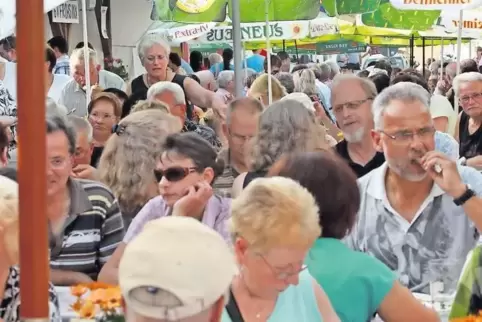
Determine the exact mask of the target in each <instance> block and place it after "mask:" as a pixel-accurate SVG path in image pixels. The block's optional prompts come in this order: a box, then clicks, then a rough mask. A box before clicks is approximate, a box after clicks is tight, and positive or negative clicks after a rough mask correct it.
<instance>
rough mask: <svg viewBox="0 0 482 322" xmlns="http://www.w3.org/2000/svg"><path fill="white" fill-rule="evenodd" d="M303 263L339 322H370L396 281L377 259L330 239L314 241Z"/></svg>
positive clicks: (391, 273)
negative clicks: (318, 285) (326, 297)
mask: <svg viewBox="0 0 482 322" xmlns="http://www.w3.org/2000/svg"><path fill="white" fill-rule="evenodd" d="M306 264H307V265H308V270H309V271H310V274H311V275H312V276H313V277H314V278H315V279H316V281H317V282H318V283H319V284H320V285H321V286H322V287H323V289H324V290H325V292H326V295H327V296H328V298H329V299H330V301H331V304H332V306H333V308H334V309H335V311H336V313H337V314H338V317H339V318H340V320H341V321H343V322H367V321H370V320H371V318H372V316H373V315H374V314H375V312H376V311H377V310H378V307H379V306H380V304H381V302H382V301H383V299H384V298H385V296H386V295H387V294H388V292H389V291H390V290H391V289H392V287H393V283H394V282H395V281H396V276H395V274H394V273H393V272H392V271H391V270H390V269H389V268H388V267H387V266H385V265H384V264H383V263H382V262H380V261H379V260H378V259H376V258H375V257H371V256H370V255H368V254H364V253H361V252H357V251H354V250H352V249H350V248H348V247H347V246H346V245H345V244H343V242H342V241H340V240H338V239H333V238H320V239H318V240H317V241H316V242H315V244H314V246H313V247H312V248H311V250H310V254H309V256H308V258H307V260H306Z"/></svg>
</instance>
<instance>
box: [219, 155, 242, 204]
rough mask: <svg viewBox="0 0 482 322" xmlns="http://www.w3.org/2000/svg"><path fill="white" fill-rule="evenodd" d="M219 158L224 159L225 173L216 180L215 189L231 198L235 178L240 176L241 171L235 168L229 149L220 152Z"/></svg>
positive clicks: (221, 194)
mask: <svg viewBox="0 0 482 322" xmlns="http://www.w3.org/2000/svg"><path fill="white" fill-rule="evenodd" d="M218 158H220V159H222V160H224V170H223V173H222V174H221V175H220V176H219V177H217V178H216V181H214V184H213V189H214V193H216V194H217V195H220V196H223V197H226V198H231V190H232V189H233V183H234V179H236V177H237V176H239V172H238V171H236V169H234V167H233V166H232V164H231V160H230V157H229V149H224V150H222V151H221V152H219V154H218Z"/></svg>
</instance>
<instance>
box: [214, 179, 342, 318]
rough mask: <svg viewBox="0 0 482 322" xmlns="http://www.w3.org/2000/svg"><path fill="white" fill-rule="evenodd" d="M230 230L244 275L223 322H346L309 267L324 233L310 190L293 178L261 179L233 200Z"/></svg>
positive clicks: (235, 285)
mask: <svg viewBox="0 0 482 322" xmlns="http://www.w3.org/2000/svg"><path fill="white" fill-rule="evenodd" d="M230 229H231V236H232V242H233V245H234V253H235V256H236V260H237V262H238V265H239V273H238V274H237V276H236V277H235V278H234V280H233V282H232V284H231V297H230V302H229V303H228V305H227V306H226V309H225V312H223V317H222V321H223V322H238V321H269V322H284V321H297V322H312V321H324V322H335V321H340V320H339V319H338V316H337V315H336V313H335V311H334V310H333V308H332V306H331V304H330V301H329V300H328V298H327V297H326V295H325V293H324V291H323V290H322V289H321V287H320V286H319V285H318V283H317V282H316V281H315V280H314V279H313V278H312V277H311V275H310V273H309V272H308V270H306V268H307V267H306V266H305V265H304V261H305V258H306V256H307V255H308V252H309V249H310V248H311V247H312V245H313V243H314V242H315V240H316V239H317V238H318V236H319V235H320V232H321V228H320V226H319V225H318V206H317V205H316V202H315V199H314V198H313V196H312V195H311V194H310V193H309V192H308V191H307V190H306V189H304V188H303V187H301V186H300V185H299V184H298V183H296V182H295V181H293V180H291V179H287V178H282V177H273V178H260V179H256V180H255V181H253V182H252V183H251V184H250V185H249V186H248V187H247V188H246V189H245V190H244V191H243V192H242V193H241V195H240V196H239V197H238V198H237V199H235V200H233V203H232V208H231V227H230Z"/></svg>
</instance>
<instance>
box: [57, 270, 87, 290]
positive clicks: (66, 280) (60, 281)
mask: <svg viewBox="0 0 482 322" xmlns="http://www.w3.org/2000/svg"><path fill="white" fill-rule="evenodd" d="M50 281H51V282H52V284H54V285H55V286H72V285H76V284H82V283H91V282H93V281H92V279H91V278H90V277H89V276H87V275H86V274H84V273H79V272H74V271H64V270H61V269H54V268H52V269H50Z"/></svg>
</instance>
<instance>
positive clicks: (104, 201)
mask: <svg viewBox="0 0 482 322" xmlns="http://www.w3.org/2000/svg"><path fill="white" fill-rule="evenodd" d="M68 185H69V191H70V200H71V202H70V210H69V216H68V218H67V221H66V222H65V224H64V229H63V231H62V232H61V233H60V235H59V236H55V235H53V233H52V232H50V235H49V239H50V267H51V268H53V269H61V270H69V271H74V272H81V273H84V274H87V275H88V276H90V277H91V278H93V279H96V278H97V275H98V273H99V271H100V269H101V268H102V266H103V265H104V264H105V263H106V262H107V260H108V259H109V257H110V256H111V255H112V253H113V252H114V250H115V249H116V247H117V245H118V244H119V243H120V242H121V241H122V239H123V238H124V223H123V220H122V215H121V213H120V211H119V206H118V204H117V201H116V200H115V198H114V195H113V194H112V192H111V191H110V190H109V189H108V188H107V187H105V186H104V185H102V184H101V183H98V182H95V181H90V180H81V179H69V182H68Z"/></svg>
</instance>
